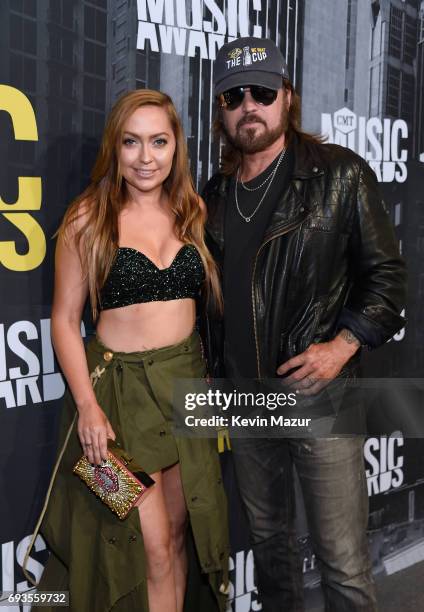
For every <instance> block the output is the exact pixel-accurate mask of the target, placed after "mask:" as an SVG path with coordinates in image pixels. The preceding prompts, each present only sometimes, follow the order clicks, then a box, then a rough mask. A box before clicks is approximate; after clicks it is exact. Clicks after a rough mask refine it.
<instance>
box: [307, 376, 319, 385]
mask: <svg viewBox="0 0 424 612" xmlns="http://www.w3.org/2000/svg"><path fill="white" fill-rule="evenodd" d="M307 381H308V387H312V386H313V385H314V384H315V383H316V382H318V381H317V379H316V378H312V376H308V378H307Z"/></svg>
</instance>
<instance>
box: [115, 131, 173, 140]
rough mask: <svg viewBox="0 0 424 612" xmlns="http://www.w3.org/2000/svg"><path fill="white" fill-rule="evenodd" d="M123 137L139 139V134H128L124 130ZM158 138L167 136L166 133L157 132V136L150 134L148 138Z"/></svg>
mask: <svg viewBox="0 0 424 612" xmlns="http://www.w3.org/2000/svg"><path fill="white" fill-rule="evenodd" d="M123 135H129V136H135V137H136V138H139V137H140V134H136V133H135V132H129V131H127V130H125V132H123ZM158 136H169V134H168V132H158V133H157V134H150V136H149V138H157V137H158Z"/></svg>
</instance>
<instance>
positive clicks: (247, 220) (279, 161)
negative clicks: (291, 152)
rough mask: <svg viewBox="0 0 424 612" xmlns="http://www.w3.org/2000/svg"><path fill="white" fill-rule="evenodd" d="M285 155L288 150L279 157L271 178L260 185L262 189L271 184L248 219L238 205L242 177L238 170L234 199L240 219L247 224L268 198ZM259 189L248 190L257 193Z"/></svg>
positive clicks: (238, 169)
mask: <svg viewBox="0 0 424 612" xmlns="http://www.w3.org/2000/svg"><path fill="white" fill-rule="evenodd" d="M285 154H286V149H283V150H282V151H281V153H280V156H279V158H278V161H277V164H276V166H275V168H274V170H273V171H272V172H271V174H270V175H269V176H268V177H267V178H266V180H265V181H264V182H263V183H261V185H259V187H262V186H263V185H264V184H265V183H266V182H267V181H269V183H268V185H267V187H266V189H265V191H264V193H263V195H262V197H261V199H260V200H259V203H258V205H257V207H256V208H255V210H254V211H253V212H252V213H251V214H250V215H249V216H248V217H246V215H244V214H243V213H242V212H241V210H240V206H239V203H238V197H237V185H238V182H239V176H240V166H239V167H238V168H237V176H236V182H235V186H234V199H235V201H236V208H237V212H238V214H239V215H240V217H241V218H242V219H243V220H244V221H246V223H250V220H251V219H252V217H254V215H255V214H256V213H257V211H258V210H259V207H260V205H261V204H262V202H263V201H264V199H265V196H266V194H267V193H268V190H269V188H270V187H271V184H272V181H273V180H274V176H275V175H276V174H277V170H278V167H279V165H280V164H281V162H282V161H283V159H284V156H285ZM242 185H243V183H242ZM243 187H244V185H243ZM259 187H256V188H255V189H248V191H256V189H259Z"/></svg>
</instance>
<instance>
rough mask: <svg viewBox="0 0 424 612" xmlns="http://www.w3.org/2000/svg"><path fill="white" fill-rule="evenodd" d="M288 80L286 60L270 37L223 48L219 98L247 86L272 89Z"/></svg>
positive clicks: (216, 78)
mask: <svg viewBox="0 0 424 612" xmlns="http://www.w3.org/2000/svg"><path fill="white" fill-rule="evenodd" d="M283 77H284V78H285V79H288V78H289V72H288V69H287V64H286V60H285V59H284V57H283V55H282V53H281V51H280V50H279V48H278V47H277V45H276V44H275V42H274V41H273V40H271V39H270V38H255V37H253V36H245V37H243V38H237V39H236V40H233V41H231V42H229V43H227V44H225V45H223V46H222V47H221V48H220V50H219V51H218V54H217V56H216V60H215V65H214V94H215V96H217V95H219V94H221V93H223V92H224V91H227V90H228V89H231V88H232V87H240V86H243V85H262V87H269V88H270V89H279V88H280V87H282V78H283Z"/></svg>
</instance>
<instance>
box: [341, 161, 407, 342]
mask: <svg viewBox="0 0 424 612" xmlns="http://www.w3.org/2000/svg"><path fill="white" fill-rule="evenodd" d="M355 205H356V210H355V215H354V220H353V228H352V233H351V235H350V243H349V256H350V261H351V266H352V274H353V283H352V286H351V290H350V292H349V294H348V298H347V301H346V304H345V306H344V308H343V310H342V312H341V316H340V319H339V321H338V329H342V328H344V327H345V328H348V329H350V330H351V331H352V332H353V333H354V334H355V336H356V337H357V338H358V340H360V342H361V344H363V345H366V346H367V347H368V348H376V347H378V346H380V345H381V344H383V343H384V342H387V340H389V339H390V338H391V337H392V336H393V334H395V333H396V332H397V331H399V330H400V329H401V328H402V327H404V325H405V319H404V318H403V317H402V316H400V313H401V311H402V309H403V308H404V307H405V302H406V268H405V262H404V260H403V259H402V257H401V256H400V254H399V247H398V242H397V239H396V236H395V233H394V230H393V227H392V224H391V221H390V218H389V215H388V213H387V211H386V208H385V205H384V202H383V200H382V198H381V194H380V192H379V187H378V183H377V178H376V176H375V174H374V172H373V171H372V170H371V168H370V167H369V166H368V164H367V163H366V162H365V161H364V160H361V161H360V171H359V180H358V186H357V194H356V198H355Z"/></svg>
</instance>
